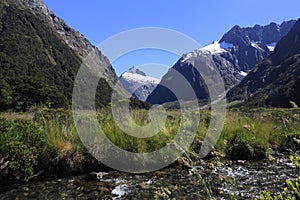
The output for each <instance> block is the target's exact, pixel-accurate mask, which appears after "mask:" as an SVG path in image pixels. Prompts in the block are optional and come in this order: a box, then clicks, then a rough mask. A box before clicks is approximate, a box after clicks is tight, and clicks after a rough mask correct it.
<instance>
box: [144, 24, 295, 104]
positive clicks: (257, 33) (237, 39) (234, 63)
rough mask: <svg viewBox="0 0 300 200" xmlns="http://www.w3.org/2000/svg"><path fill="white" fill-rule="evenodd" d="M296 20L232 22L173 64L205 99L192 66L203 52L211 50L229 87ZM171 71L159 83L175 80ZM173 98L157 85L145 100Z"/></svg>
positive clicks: (213, 58)
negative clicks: (217, 37) (220, 34)
mask: <svg viewBox="0 0 300 200" xmlns="http://www.w3.org/2000/svg"><path fill="white" fill-rule="evenodd" d="M295 22H296V21H295V20H291V21H288V22H283V23H282V24H280V25H278V24H275V23H271V24H269V25H267V26H259V25H255V26H254V27H251V28H241V27H239V26H234V27H233V28H232V29H231V30H230V31H228V32H227V33H225V34H224V36H223V37H222V39H221V40H220V41H215V42H213V43H212V44H210V45H207V46H205V47H203V48H201V49H198V50H195V51H193V52H191V53H188V54H185V55H183V56H182V58H180V60H179V61H178V62H177V63H176V64H175V65H174V66H173V67H172V68H173V69H175V70H176V71H177V72H179V73H180V74H182V75H183V76H184V77H185V79H186V80H187V81H188V82H189V83H190V85H191V86H192V88H193V89H194V91H195V93H196V95H197V98H198V99H199V100H207V99H209V96H208V92H207V88H206V84H205V82H204V81H203V78H202V77H201V76H200V74H199V73H198V72H197V70H195V68H201V66H195V63H201V62H197V60H199V61H200V60H201V59H203V56H202V55H204V54H208V53H209V54H211V55H210V56H208V57H210V58H209V59H211V61H212V62H213V63H214V65H215V66H216V68H217V69H218V71H219V72H218V73H219V74H220V75H221V77H222V78H223V79H224V85H225V88H226V89H229V88H231V87H232V86H234V85H235V84H237V83H239V82H240V81H241V80H242V79H243V78H244V76H246V75H247V73H248V72H249V71H250V70H251V69H253V67H254V66H255V64H257V63H258V62H260V61H262V60H263V59H264V58H265V57H267V56H268V55H269V54H270V53H271V52H272V51H273V50H274V48H275V46H276V44H277V43H278V41H279V40H280V39H281V38H282V37H283V36H284V35H285V34H286V33H288V32H289V30H290V29H291V28H292V26H293V25H294V24H295ZM205 58H207V56H205ZM173 72H174V71H173V70H170V71H169V72H168V73H167V74H166V75H165V76H164V77H163V78H162V81H161V83H164V85H175V84H176V83H177V82H178V80H176V78H174V77H175V75H174V73H173ZM176 100H177V98H176V97H175V95H174V94H172V92H171V91H170V90H168V89H167V88H166V87H163V86H161V85H159V86H158V87H157V88H156V89H155V90H154V91H153V92H152V93H151V94H150V96H149V97H148V99H147V102H149V103H152V104H163V103H166V102H172V101H176ZM188 100H191V99H188Z"/></svg>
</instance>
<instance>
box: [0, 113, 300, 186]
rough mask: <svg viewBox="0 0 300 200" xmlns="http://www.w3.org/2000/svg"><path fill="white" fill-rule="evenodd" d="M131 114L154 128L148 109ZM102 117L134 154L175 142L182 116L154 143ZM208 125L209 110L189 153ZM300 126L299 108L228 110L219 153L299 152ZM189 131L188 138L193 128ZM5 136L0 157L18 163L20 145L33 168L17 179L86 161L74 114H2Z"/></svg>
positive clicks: (172, 117)
mask: <svg viewBox="0 0 300 200" xmlns="http://www.w3.org/2000/svg"><path fill="white" fill-rule="evenodd" d="M131 115H132V117H133V119H134V120H135V123H137V124H139V125H145V124H147V123H149V115H148V112H147V111H146V110H142V109H140V110H133V111H132V113H131ZM97 117H98V120H99V122H100V125H101V128H102V130H103V131H104V133H105V134H106V136H107V137H108V138H109V139H110V140H111V141H112V142H113V143H114V144H115V145H117V146H118V147H120V148H122V149H125V150H128V151H131V152H151V151H155V150H158V149H160V148H162V147H163V146H165V145H166V144H167V143H169V142H170V141H171V140H172V139H173V138H174V137H175V135H176V134H177V132H178V130H179V127H180V123H181V114H180V112H179V111H178V110H168V111H167V119H166V123H165V125H164V126H163V127H162V129H161V130H160V131H159V132H158V133H157V134H156V135H154V136H152V137H150V138H135V137H133V136H130V135H128V134H126V133H124V132H123V131H122V130H121V129H120V128H119V127H118V126H117V125H116V124H115V122H114V119H113V116H112V114H111V113H110V111H109V109H102V110H99V111H98V113H97ZM209 122H210V111H209V110H201V111H200V122H199V125H198V130H197V134H196V136H195V140H194V143H193V144H192V145H191V147H190V149H189V150H188V151H189V153H191V154H192V155H197V153H198V151H199V147H200V145H201V141H203V139H204V137H205V134H206V131H207V128H208V126H209ZM184 123H185V125H187V127H190V126H192V125H193V124H194V123H196V122H194V121H193V120H188V121H186V122H184ZM299 127H300V109H298V108H294V109H266V108H258V109H251V110H249V109H246V108H238V109H237V108H235V109H229V110H228V112H227V116H226V120H225V124H224V129H223V131H222V134H221V137H220V139H219V141H218V143H217V145H216V146H215V149H216V150H217V151H220V152H223V153H227V154H230V152H236V151H237V149H238V148H241V149H245V146H246V147H247V148H248V149H249V151H250V154H253V155H251V156H252V157H249V158H250V159H251V158H258V157H257V156H256V154H258V153H260V154H262V152H258V150H257V149H261V151H263V153H267V151H269V149H280V148H282V147H286V146H288V147H289V148H293V147H294V148H297V146H295V145H297V144H296V143H295V139H299V138H300V128H299ZM185 131H187V133H188V131H189V130H188V128H187V129H186V130H185ZM0 132H1V134H0V147H1V152H2V154H4V155H1V156H2V157H5V156H7V157H8V159H12V158H13V159H14V160H17V159H18V157H16V156H17V155H12V152H13V151H12V149H13V148H14V149H16V145H18V144H19V146H22V148H23V149H24V152H22V151H21V150H20V149H22V148H19V150H20V152H19V153H18V154H19V156H23V158H22V159H21V158H20V160H23V161H24V162H25V163H27V168H29V169H28V170H27V171H26V170H25V171H24V175H23V176H22V175H18V178H17V177H11V178H12V179H14V178H17V179H23V180H28V179H29V178H30V177H31V176H32V175H33V173H35V172H34V168H35V165H36V164H37V163H38V162H39V159H40V158H41V157H42V158H47V157H49V158H51V159H52V160H56V161H59V160H63V159H65V160H68V165H70V166H73V167H74V166H76V163H77V162H79V161H82V160H84V156H85V154H86V153H87V150H86V148H85V147H84V145H83V144H82V142H81V140H80V138H79V136H78V135H77V132H76V128H75V125H74V123H73V118H72V115H71V111H70V110H64V109H55V110H54V109H41V110H38V111H37V112H35V114H34V115H32V114H28V113H2V114H1V115H0ZM243 145H244V146H243ZM233 147H234V148H235V149H234V148H233ZM298 148H299V146H298ZM17 150H18V149H16V151H17ZM24 155H25V156H24ZM235 156H238V155H235ZM255 156H256V157H255ZM259 158H260V157H259ZM26 159H27V160H28V162H26ZM10 161H11V160H10ZM16 164H18V163H16V162H15V166H10V167H11V168H14V169H11V170H9V167H8V169H7V170H6V172H7V174H11V173H12V172H13V171H14V170H15V168H18V165H16ZM50 164H51V163H50ZM0 165H1V163H0ZM79 165H80V164H79ZM0 167H1V166H0ZM19 167H20V166H19ZM1 172H2V171H1Z"/></svg>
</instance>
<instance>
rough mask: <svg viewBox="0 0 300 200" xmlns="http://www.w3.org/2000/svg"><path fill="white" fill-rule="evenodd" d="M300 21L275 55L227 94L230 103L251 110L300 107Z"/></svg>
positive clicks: (259, 65)
mask: <svg viewBox="0 0 300 200" xmlns="http://www.w3.org/2000/svg"><path fill="white" fill-rule="evenodd" d="M299 91H300V20H298V21H297V23H296V24H295V25H294V27H293V28H292V29H291V31H290V32H289V33H288V34H287V35H286V36H285V37H283V38H282V39H281V40H280V41H279V43H278V45H277V46H276V48H275V50H274V52H273V53H272V54H271V55H270V56H268V57H267V58H266V59H264V60H263V61H262V62H261V63H259V64H258V65H257V66H255V68H254V69H253V70H252V71H251V72H250V73H249V74H248V76H246V77H245V79H243V81H242V82H241V83H240V84H239V85H237V86H236V87H234V88H233V89H232V90H231V91H230V92H229V93H228V98H229V100H231V101H233V100H243V101H245V102H244V103H245V104H247V105H252V106H275V107H290V106H291V103H290V101H293V102H295V103H296V104H298V105H300V92H299Z"/></svg>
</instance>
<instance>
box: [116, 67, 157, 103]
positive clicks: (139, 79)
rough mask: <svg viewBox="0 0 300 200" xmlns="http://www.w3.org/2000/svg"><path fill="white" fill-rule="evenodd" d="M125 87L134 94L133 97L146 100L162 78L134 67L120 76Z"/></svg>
mask: <svg viewBox="0 0 300 200" xmlns="http://www.w3.org/2000/svg"><path fill="white" fill-rule="evenodd" d="M119 81H120V82H121V84H122V85H123V87H124V89H125V90H126V91H127V92H129V93H130V94H132V97H134V98H137V99H139V100H141V101H146V99H147V98H148V96H149V94H151V93H152V92H153V90H154V89H155V88H156V86H157V85H158V84H159V82H160V80H159V79H156V78H153V77H150V76H147V75H146V74H145V73H144V72H143V71H141V70H139V69H137V68H135V67H132V68H130V69H129V70H128V71H126V72H125V73H123V74H122V75H121V76H120V77H119Z"/></svg>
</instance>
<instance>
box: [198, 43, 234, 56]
mask: <svg viewBox="0 0 300 200" xmlns="http://www.w3.org/2000/svg"><path fill="white" fill-rule="evenodd" d="M232 47H233V45H232V44H229V43H226V42H221V43H219V41H214V42H213V43H212V44H209V45H207V46H205V47H203V48H201V50H205V51H209V52H210V53H211V54H217V53H225V52H227V50H226V49H228V48H232Z"/></svg>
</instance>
